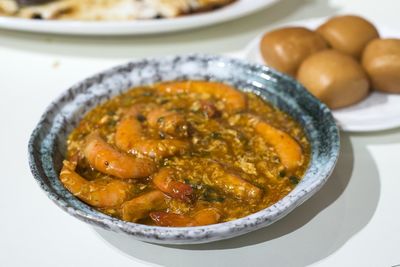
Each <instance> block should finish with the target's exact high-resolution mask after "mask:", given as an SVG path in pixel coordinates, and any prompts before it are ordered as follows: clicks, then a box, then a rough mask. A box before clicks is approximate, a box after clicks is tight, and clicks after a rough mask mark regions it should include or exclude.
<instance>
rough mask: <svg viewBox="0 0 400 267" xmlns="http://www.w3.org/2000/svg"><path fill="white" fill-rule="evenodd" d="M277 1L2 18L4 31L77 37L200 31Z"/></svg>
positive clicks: (253, 0) (0, 19)
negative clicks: (123, 15) (188, 11)
mask: <svg viewBox="0 0 400 267" xmlns="http://www.w3.org/2000/svg"><path fill="white" fill-rule="evenodd" d="M0 1H1V0H0ZM277 1H278V0H238V1H236V2H235V3H233V4H231V5H228V6H226V7H224V8H221V9H217V10H214V11H210V12H204V13H199V14H194V15H188V16H183V17H178V18H173V19H152V20H131V21H104V22H101V21H95V22H87V21H56V20H32V19H29V20H28V19H19V18H10V17H1V16H0V28H3V29H9V30H20V31H30V32H42V33H56V34H73V35H138V34H154V33H163V32H172V31H180V30H187V29H193V28H200V27H205V26H209V25H212V24H217V23H221V22H225V21H229V20H233V19H236V18H239V17H242V16H245V15H248V14H250V13H253V12H256V11H258V10H260V9H262V8H265V7H267V6H270V5H272V4H273V3H275V2H277Z"/></svg>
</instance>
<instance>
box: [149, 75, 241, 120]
mask: <svg viewBox="0 0 400 267" xmlns="http://www.w3.org/2000/svg"><path fill="white" fill-rule="evenodd" d="M155 87H156V89H158V90H159V91H161V92H163V93H172V94H176V93H197V94H202V93H203V94H204V93H205V94H209V95H212V96H214V97H215V98H217V99H220V100H222V101H223V102H224V103H225V104H226V109H227V110H228V112H230V113H234V112H239V111H242V110H244V109H245V108H246V105H247V100H246V95H245V94H243V93H242V92H240V91H238V90H236V89H234V88H233V87H231V86H229V85H226V84H223V83H218V82H206V81H185V82H171V83H162V84H158V85H156V86H155Z"/></svg>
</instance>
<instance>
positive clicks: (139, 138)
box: [115, 107, 189, 158]
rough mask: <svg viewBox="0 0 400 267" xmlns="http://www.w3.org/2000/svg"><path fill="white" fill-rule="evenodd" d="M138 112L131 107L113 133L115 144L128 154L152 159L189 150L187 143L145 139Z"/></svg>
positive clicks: (172, 140)
mask: <svg viewBox="0 0 400 267" xmlns="http://www.w3.org/2000/svg"><path fill="white" fill-rule="evenodd" d="M138 115H139V113H138V110H137V108H136V107H133V108H132V109H131V110H130V112H129V113H127V115H126V116H125V117H124V118H123V119H122V120H121V122H120V123H119V124H118V126H117V130H116V133H115V144H116V145H117V147H118V148H119V149H121V150H123V151H126V152H128V153H131V154H134V155H137V154H142V155H146V156H149V157H152V158H164V157H169V156H173V155H176V154H183V153H185V152H186V151H187V150H188V149H189V143H188V142H185V141H181V140H174V139H165V140H157V139H147V138H146V137H145V136H144V134H143V129H142V125H141V123H140V121H139V120H138V118H137V117H138Z"/></svg>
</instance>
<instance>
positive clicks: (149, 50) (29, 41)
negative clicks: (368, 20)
mask: <svg viewBox="0 0 400 267" xmlns="http://www.w3.org/2000/svg"><path fill="white" fill-rule="evenodd" d="M300 8H301V10H302V11H304V12H300V14H297V13H296V15H295V16H293V14H294V13H295V12H296V11H297V10H299V9H300ZM336 11H337V9H336V8H334V7H332V6H331V5H330V4H329V3H327V2H326V1H317V0H296V1H293V0H280V1H278V2H277V3H275V4H274V5H272V6H271V7H268V8H265V9H262V10H260V11H258V12H256V13H253V14H251V15H248V16H245V17H243V18H240V19H237V20H233V21H229V22H225V23H221V24H217V25H213V26H209V27H205V28H199V29H191V30H186V31H181V32H174V33H164V34H153V35H142V36H102V37H101V36H73V35H70V36H63V35H52V34H38V33H30V32H18V31H11V30H0V46H3V47H9V48H11V49H14V50H15V49H17V50H22V51H31V52H36V53H41V54H51V55H54V56H62V55H64V56H81V57H83V58H90V57H94V58H112V59H115V58H131V57H138V56H144V55H152V56H158V55H165V54H175V53H176V47H180V53H193V52H197V53H213V54H215V53H225V52H226V51H237V50H242V49H243V48H244V47H245V46H246V45H247V42H249V41H250V40H251V39H253V38H254V37H255V36H257V35H258V34H260V33H261V32H263V31H264V30H265V28H266V27H267V26H269V25H273V24H275V23H278V22H281V21H286V20H288V19H290V18H291V17H293V19H295V20H298V19H306V18H310V15H309V14H310V13H313V14H316V15H315V16H319V17H320V16H328V15H332V14H334V13H336ZM239 34H240V35H246V36H247V38H246V39H247V40H243V43H239V42H236V41H235V42H229V40H230V39H231V38H232V37H233V36H235V35H239ZM202 43H204V46H201V45H200V46H199V44H202ZM160 44H162V46H160ZM143 47H145V48H143ZM199 47H200V48H199Z"/></svg>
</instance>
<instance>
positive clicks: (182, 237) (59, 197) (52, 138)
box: [29, 55, 339, 244]
mask: <svg viewBox="0 0 400 267" xmlns="http://www.w3.org/2000/svg"><path fill="white" fill-rule="evenodd" d="M172 80H211V81H220V82H224V83H227V84H230V85H232V86H234V87H235V88H238V89H240V90H243V91H246V92H253V93H255V94H257V95H259V96H260V97H262V98H263V99H265V100H266V101H268V102H269V103H271V104H272V105H274V106H276V107H278V108H279V109H281V110H283V111H285V112H287V113H288V114H290V115H291V116H292V117H293V118H294V119H295V120H297V121H298V122H299V123H300V124H301V126H302V127H303V128H304V130H305V132H306V135H307V137H308V140H309V141H310V143H311V162H310V165H309V168H308V169H307V171H306V174H305V176H304V177H303V179H302V180H301V182H300V183H299V184H298V185H297V186H296V187H295V189H294V190H293V191H292V192H290V193H289V194H288V195H287V196H286V197H284V198H283V199H281V200H280V201H278V202H277V203H276V204H274V205H272V206H270V207H268V208H266V209H264V210H261V211H259V212H257V213H254V214H252V215H250V216H247V217H244V218H241V219H238V220H234V221H230V222H226V223H220V224H216V225H209V226H201V227H187V228H168V227H156V226H146V225H140V224H135V223H129V222H124V221H121V220H118V219H116V218H112V217H110V216H108V215H105V214H103V213H100V212H98V211H96V210H95V209H93V208H91V207H90V206H88V205H86V204H85V203H83V202H81V201H80V200H78V199H77V198H76V197H74V196H73V195H72V194H70V193H69V192H68V191H67V190H66V189H65V188H64V187H63V185H62V184H61V182H60V181H59V178H58V177H59V175H58V174H59V172H60V169H61V166H62V161H63V159H64V155H65V151H66V139H67V136H68V134H69V133H70V132H71V131H72V130H73V129H74V128H75V127H76V125H77V124H78V122H79V121H80V120H81V119H82V117H83V116H84V115H85V114H86V113H87V112H88V111H89V110H91V109H92V108H94V107H95V106H97V105H98V104H100V103H103V102H104V101H106V100H108V99H110V98H112V97H114V96H116V95H118V94H120V93H122V92H124V91H126V90H128V89H130V88H131V87H136V86H140V85H146V84H153V83H156V82H161V81H172ZM338 154H339V133H338V128H337V126H336V124H335V122H334V119H333V117H332V115H331V112H330V111H329V109H328V108H327V107H326V106H325V105H324V104H322V103H321V102H319V101H318V100H317V99H316V98H314V97H313V96H312V95H310V94H309V93H308V92H307V91H306V90H305V89H304V88H303V87H302V86H301V85H300V84H299V83H297V82H296V81H295V80H293V79H292V78H290V77H288V76H285V75H283V74H280V73H278V72H276V71H275V70H273V69H270V68H268V67H265V66H261V65H255V64H249V63H246V62H243V61H239V60H235V59H230V58H225V57H220V56H208V55H186V56H171V57H164V58H158V59H143V60H138V61H133V62H130V63H127V64H124V65H121V66H118V67H115V68H112V69H110V70H107V71H105V72H102V73H100V74H97V75H94V76H92V77H90V78H88V79H86V80H84V81H82V82H80V83H78V84H76V85H75V86H73V87H71V88H70V89H69V90H67V91H66V92H65V93H63V94H62V95H61V96H60V97H59V98H58V99H57V100H55V101H54V102H53V103H52V104H51V105H50V106H49V107H48V108H47V110H46V112H45V113H44V114H43V116H42V118H41V119H40V121H39V123H38V125H37V126H36V128H35V129H34V131H33V133H32V135H31V139H30V141H29V161H30V167H31V170H32V173H33V175H34V177H35V179H36V180H37V181H38V183H39V185H40V186H41V188H42V189H43V190H44V191H45V192H46V193H47V195H48V196H49V197H50V199H51V200H53V201H54V202H55V203H56V204H57V205H58V206H60V207H61V208H62V209H63V210H65V211H67V212H68V213H70V214H71V215H73V216H75V217H77V218H79V219H81V220H83V221H85V222H87V223H90V224H93V225H97V226H100V227H102V228H105V229H108V230H112V231H116V232H124V233H127V234H129V235H132V236H134V237H135V238H137V239H139V240H144V241H148V242H155V243H164V244H190V243H205V242H211V241H215V240H221V239H226V238H230V237H233V236H237V235H240V234H244V233H247V232H250V231H253V230H255V229H259V228H261V227H265V226H267V225H269V224H271V223H273V222H275V221H276V220H278V219H280V218H282V217H283V216H285V215H286V214H288V213H289V212H290V211H291V210H293V209H294V208H295V207H297V206H299V205H300V204H301V203H303V202H304V201H305V200H307V199H308V198H309V197H311V196H312V195H313V194H314V193H315V192H316V191H318V190H319V189H320V188H321V187H322V185H323V184H324V183H325V182H326V180H327V179H328V177H329V175H330V174H331V172H332V171H333V168H334V166H335V164H336V161H337V158H338Z"/></svg>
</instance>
